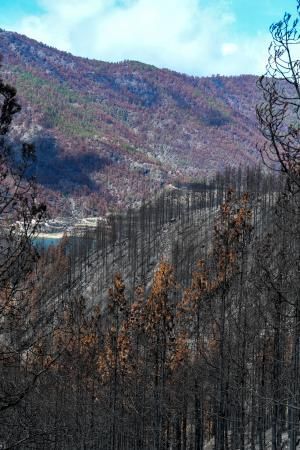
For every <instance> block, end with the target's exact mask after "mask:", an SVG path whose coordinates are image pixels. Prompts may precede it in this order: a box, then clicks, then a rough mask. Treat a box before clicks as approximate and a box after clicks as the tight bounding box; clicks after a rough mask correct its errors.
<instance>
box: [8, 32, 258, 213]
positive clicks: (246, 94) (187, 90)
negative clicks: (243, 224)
mask: <svg viewBox="0 0 300 450" xmlns="http://www.w3.org/2000/svg"><path fill="white" fill-rule="evenodd" d="M0 54H2V55H3V66H2V78H3V79H4V80H5V81H7V82H10V83H11V84H13V85H14V86H16V88H17V90H18V95H19V98H20V102H21V104H22V106H23V110H22V113H21V114H20V116H19V118H18V121H17V122H16V124H15V125H14V127H13V130H12V137H13V138H16V137H17V138H19V139H22V140H24V139H25V140H26V139H27V140H33V141H34V142H35V144H36V148H37V156H38V163H37V167H36V174H37V179H38V182H39V183H40V184H41V185H42V186H43V189H44V192H46V193H47V195H48V196H50V197H51V195H54V197H55V198H56V200H57V198H58V197H59V198H61V199H64V200H62V202H63V203H68V201H66V199H68V198H69V197H72V199H74V198H75V199H76V202H77V203H78V206H80V207H81V208H84V209H86V212H90V213H92V214H94V213H97V212H99V211H100V212H105V211H106V210H107V207H111V206H118V207H123V206H127V205H132V204H134V203H135V202H136V201H140V200H141V199H142V198H143V197H144V196H147V195H148V194H149V193H150V192H152V191H153V190H157V189H160V188H161V187H162V186H164V185H165V184H167V183H173V182H174V181H177V180H181V181H182V180H188V181H190V180H193V179H199V178H202V177H205V176H210V175H212V174H214V173H215V172H216V171H218V170H223V169H224V168H225V167H226V166H227V165H231V166H234V167H238V166H239V165H249V166H251V165H254V164H256V163H257V162H258V161H259V155H258V152H257V150H256V145H257V142H260V141H261V137H260V134H259V132H258V130H257V126H256V117H255V105H256V104H257V102H259V100H260V95H259V92H258V90H257V88H256V77H255V76H251V75H242V76H238V77H222V76H219V75H217V76H214V77H203V78H199V77H192V76H188V75H185V74H180V73H176V72H174V71H171V70H168V69H157V68H156V67H154V66H152V65H147V64H144V63H139V62H136V61H124V62H120V63H106V62H103V61H97V60H91V59H88V58H82V57H79V56H73V55H71V54H70V53H67V52H62V51H60V50H56V49H54V48H52V47H48V46H47V45H45V44H42V43H38V42H36V41H34V40H33V39H29V38H27V37H26V36H23V35H19V34H17V33H14V32H7V31H2V32H1V33H0Z"/></svg>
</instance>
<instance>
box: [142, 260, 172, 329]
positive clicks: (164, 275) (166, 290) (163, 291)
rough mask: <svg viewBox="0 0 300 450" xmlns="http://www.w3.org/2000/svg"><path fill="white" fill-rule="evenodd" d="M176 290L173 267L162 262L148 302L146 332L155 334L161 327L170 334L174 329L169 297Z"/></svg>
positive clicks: (155, 276) (155, 275)
mask: <svg viewBox="0 0 300 450" xmlns="http://www.w3.org/2000/svg"><path fill="white" fill-rule="evenodd" d="M175 288H176V282H175V277H174V272H173V267H172V265H171V264H169V263H167V262H161V263H160V265H159V268H158V270H157V271H156V272H155V274H154V280H153V284H152V290H151V294H150V296H149V298H148V300H147V302H146V317H147V321H146V324H145V331H146V332H150V333H152V332H154V331H155V330H157V329H158V328H160V327H161V326H162V327H163V328H164V329H165V330H166V331H168V332H171V330H172V329H173V318H174V317H173V311H172V306H171V305H170V301H169V295H170V294H171V292H172V291H174V289H175Z"/></svg>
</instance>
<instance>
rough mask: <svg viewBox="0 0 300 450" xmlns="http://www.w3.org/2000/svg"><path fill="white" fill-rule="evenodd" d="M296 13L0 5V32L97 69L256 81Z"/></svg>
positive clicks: (193, 6)
mask: <svg viewBox="0 0 300 450" xmlns="http://www.w3.org/2000/svg"><path fill="white" fill-rule="evenodd" d="M295 10H296V0H0V28H4V29H5V30H10V31H16V32H18V33H22V34H25V35H26V36H28V37H31V38H33V39H36V40H38V41H40V42H43V43H45V44H48V45H50V46H53V47H56V48H58V49H60V50H65V51H68V52H71V53H73V54H74V55H77V56H83V57H89V58H94V59H98V60H102V61H112V62H116V61H123V60H126V59H127V60H128V59H130V60H137V61H141V62H145V63H148V64H153V65H155V66H158V67H164V68H168V69H172V70H176V71H178V72H183V73H187V74H190V75H197V76H206V75H216V74H221V75H239V74H256V75H259V74H261V73H263V72H264V68H265V65H266V62H267V49H268V45H269V43H270V33H269V26H270V25H271V24H272V23H273V22H277V21H279V20H280V19H281V18H282V17H283V14H284V12H285V11H288V12H290V13H292V14H294V13H295Z"/></svg>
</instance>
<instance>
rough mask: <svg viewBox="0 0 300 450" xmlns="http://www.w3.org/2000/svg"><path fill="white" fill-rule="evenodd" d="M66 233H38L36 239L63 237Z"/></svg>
mask: <svg viewBox="0 0 300 450" xmlns="http://www.w3.org/2000/svg"><path fill="white" fill-rule="evenodd" d="M65 234H66V233H62V232H59V233H38V234H37V235H36V237H35V239H61V238H62V237H63V236H64V235H65Z"/></svg>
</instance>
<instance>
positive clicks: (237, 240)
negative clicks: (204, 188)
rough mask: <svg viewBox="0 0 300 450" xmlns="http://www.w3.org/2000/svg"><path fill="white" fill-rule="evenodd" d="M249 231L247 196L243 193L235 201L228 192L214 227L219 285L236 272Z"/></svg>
mask: <svg viewBox="0 0 300 450" xmlns="http://www.w3.org/2000/svg"><path fill="white" fill-rule="evenodd" d="M251 230H252V211H251V208H250V206H249V195H248V194H247V193H244V194H243V195H242V197H241V199H237V198H236V197H235V195H234V191H233V190H232V189H231V190H229V191H228V193H227V197H226V200H225V202H224V203H223V204H222V205H221V208H220V214H219V217H218V218H217V222H216V224H215V227H214V239H213V246H214V248H213V253H214V257H215V261H216V268H217V276H216V278H217V280H218V282H219V283H222V282H224V281H226V280H228V279H229V278H230V277H231V276H232V274H233V273H234V271H235V270H236V265H237V263H238V256H239V253H240V250H241V248H242V246H243V245H244V243H245V241H246V240H247V238H248V237H249V235H250V233H251Z"/></svg>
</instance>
